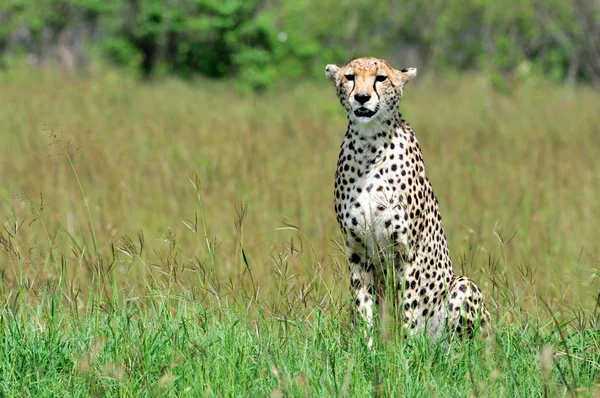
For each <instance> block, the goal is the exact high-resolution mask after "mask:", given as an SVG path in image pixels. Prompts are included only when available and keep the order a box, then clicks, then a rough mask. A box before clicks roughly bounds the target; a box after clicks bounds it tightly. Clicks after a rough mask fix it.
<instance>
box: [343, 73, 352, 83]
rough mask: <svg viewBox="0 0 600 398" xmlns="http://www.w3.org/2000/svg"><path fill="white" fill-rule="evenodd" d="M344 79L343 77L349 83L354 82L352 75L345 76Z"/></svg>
mask: <svg viewBox="0 0 600 398" xmlns="http://www.w3.org/2000/svg"><path fill="white" fill-rule="evenodd" d="M344 77H345V78H346V80H348V81H351V82H352V81H354V75H345V76H344Z"/></svg>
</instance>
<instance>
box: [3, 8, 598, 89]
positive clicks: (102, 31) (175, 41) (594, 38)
mask: <svg viewBox="0 0 600 398" xmlns="http://www.w3.org/2000/svg"><path fill="white" fill-rule="evenodd" d="M0 24H1V28H0V61H1V63H0V64H1V65H4V67H8V66H10V64H11V57H13V56H19V55H26V56H28V57H29V60H30V62H31V63H34V64H38V63H43V62H47V61H48V60H53V61H56V62H58V63H60V64H61V65H62V66H63V67H64V68H65V69H67V70H68V71H73V70H77V69H85V68H86V67H87V66H88V65H89V62H90V59H94V58H97V57H102V58H103V59H107V60H110V62H112V63H115V64H118V65H123V66H125V67H127V68H129V69H131V70H132V71H135V72H136V73H139V74H140V75H142V76H145V77H150V76H161V75H169V74H175V75H178V76H184V77H191V76H193V75H203V76H208V77H214V78H224V77H233V78H235V79H236V81H237V83H238V85H239V86H241V87H245V88H254V89H260V88H267V87H271V86H273V85H274V84H276V83H277V82H278V81H282V80H295V79H305V78H307V77H314V76H320V75H321V73H322V71H321V69H322V68H321V66H322V65H324V64H326V63H329V62H332V61H333V60H337V62H343V61H346V60H349V59H351V58H353V57H355V56H357V55H363V54H367V53H368V54H375V55H377V56H381V57H384V58H386V59H388V60H389V61H390V62H392V63H397V62H402V63H403V64H407V65H409V64H410V65H417V66H419V67H421V68H423V69H430V70H435V71H438V72H443V73H449V74H452V73H454V74H455V73H459V72H461V71H464V70H474V69H475V70H482V71H485V72H486V73H488V74H490V76H491V77H492V79H493V81H494V84H497V85H499V86H500V87H501V86H502V85H504V84H506V80H507V79H510V78H512V77H521V78H526V77H538V78H546V79H549V80H552V81H557V82H560V81H569V82H574V81H578V80H581V81H585V82H591V83H594V84H600V46H598V43H599V42H600V6H599V4H598V1H596V0H567V1H565V0H522V1H521V0H506V1H502V2H497V1H491V0H432V1H420V0H407V1H402V2H401V1H389V0H386V1H379V2H372V1H366V0H341V1H335V2H333V1H319V0H306V1H305V0H289V1H272V0H271V1H270V0H245V1H239V0H111V1H104V0H37V1H28V0H0Z"/></svg>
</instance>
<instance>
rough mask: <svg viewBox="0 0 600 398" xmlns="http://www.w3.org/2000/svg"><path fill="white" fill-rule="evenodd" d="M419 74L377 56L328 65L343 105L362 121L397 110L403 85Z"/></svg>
mask: <svg viewBox="0 0 600 398" xmlns="http://www.w3.org/2000/svg"><path fill="white" fill-rule="evenodd" d="M416 75H417V69H416V68H409V69H402V70H396V69H394V68H392V67H391V66H390V64H388V63H387V62H386V61H384V60H383V59H378V58H357V59H355V60H352V61H350V62H349V63H347V64H346V65H344V66H337V65H331V64H330V65H327V66H326V67H325V76H327V77H328V78H329V80H331V82H332V83H333V84H334V85H335V87H336V89H337V95H338V98H339V99H340V103H341V104H342V107H344V109H345V110H346V112H348V115H349V117H350V119H351V120H356V121H357V122H359V123H369V122H371V121H373V120H376V119H380V120H384V119H385V118H388V117H389V116H390V114H391V113H392V112H396V111H397V109H398V102H399V101H400V98H402V90H403V88H404V85H405V84H406V83H407V82H408V81H409V80H410V79H411V78H413V77H415V76H416Z"/></svg>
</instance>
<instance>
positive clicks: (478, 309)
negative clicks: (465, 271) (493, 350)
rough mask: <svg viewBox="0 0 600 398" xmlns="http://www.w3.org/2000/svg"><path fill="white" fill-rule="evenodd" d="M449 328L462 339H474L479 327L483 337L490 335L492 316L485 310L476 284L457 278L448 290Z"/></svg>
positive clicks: (464, 278) (466, 279)
mask: <svg viewBox="0 0 600 398" xmlns="http://www.w3.org/2000/svg"><path fill="white" fill-rule="evenodd" d="M446 305H447V308H446V314H447V317H448V318H447V319H448V322H447V327H448V331H449V332H450V333H456V334H457V335H458V336H460V337H469V338H470V337H473V334H474V332H475V330H476V328H477V326H478V325H479V327H480V329H481V332H482V335H483V337H485V336H486V335H487V334H488V333H489V319H490V314H489V312H488V311H487V309H486V308H485V304H484V302H483V295H482V294H481V290H479V288H478V287H477V285H476V284H475V282H473V281H472V280H470V279H468V278H466V277H464V276H461V277H455V278H454V279H453V280H452V281H451V282H450V286H449V289H448V296H447V300H446Z"/></svg>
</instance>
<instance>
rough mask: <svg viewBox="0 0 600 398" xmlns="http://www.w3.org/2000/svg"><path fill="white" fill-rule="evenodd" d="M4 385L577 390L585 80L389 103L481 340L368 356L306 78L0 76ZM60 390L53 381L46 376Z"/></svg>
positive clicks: (215, 390) (594, 335)
mask: <svg viewBox="0 0 600 398" xmlns="http://www.w3.org/2000/svg"><path fill="white" fill-rule="evenodd" d="M0 90H1V91H2V92H3V93H9V95H4V96H2V97H1V98H0V129H3V130H4V131H0V147H2V148H5V149H6V150H5V151H4V153H3V155H2V157H1V158H0V175H1V176H2V177H3V180H2V181H3V184H2V186H1V187H0V198H1V200H2V202H1V204H0V216H1V217H0V218H1V219H2V221H3V222H4V228H3V231H1V232H0V271H1V272H0V289H1V290H0V297H1V298H2V306H3V310H2V318H1V319H0V330H1V332H0V335H2V340H1V342H0V357H2V361H0V363H1V364H2V365H0V389H2V391H3V392H4V394H8V395H11V394H14V393H16V392H19V391H20V392H21V393H23V392H24V391H28V393H29V394H31V395H40V394H41V395H52V394H53V393H56V392H63V391H67V390H68V391H69V392H70V393H71V394H72V395H89V394H91V395H105V394H109V395H111V394H120V395H139V394H142V395H157V394H172V395H180V394H182V393H184V392H188V393H189V394H191V395H193V396H197V395H198V394H203V395H210V394H215V395H220V393H226V394H227V395H268V394H273V395H277V394H279V395H315V394H316V395H341V394H347V393H353V394H356V395H364V394H369V395H372V394H373V395H377V394H382V395H384V396H390V395H399V394H405V395H415V396H428V395H432V394H434V395H435V394H437V395H439V396H447V395H448V394H450V395H458V396H464V395H465V394H467V393H471V394H474V395H476V396H477V395H483V396H498V395H517V396H531V395H545V396H554V395H557V394H559V395H564V394H566V395H576V394H579V393H582V394H584V395H585V394H590V393H591V392H592V391H593V390H594V388H596V387H595V386H597V384H598V383H599V382H600V379H599V377H598V374H599V373H598V371H599V370H600V365H599V363H600V354H599V348H600V347H599V344H600V343H599V341H600V332H599V331H598V320H599V317H600V313H599V309H598V294H597V291H598V286H599V285H598V281H597V280H596V277H597V275H598V269H599V268H598V266H599V258H600V257H599V252H598V249H597V245H596V238H597V236H598V235H599V234H598V233H599V232H600V226H599V225H598V223H597V222H596V221H595V220H596V219H597V218H598V216H600V202H598V201H597V200H595V198H596V197H597V196H598V194H600V168H599V167H597V165H596V163H597V160H596V156H597V153H600V152H599V150H600V138H598V137H599V135H598V127H597V120H598V117H597V110H598V106H599V105H600V95H599V94H598V93H597V92H594V91H592V90H590V89H587V88H585V87H556V86H546V85H543V84H536V85H534V84H529V85H526V84H519V85H517V86H515V87H513V88H512V90H511V92H509V93H505V94H499V93H497V92H495V91H494V90H493V89H492V88H491V87H489V85H488V84H487V81H486V79H485V78H484V77H482V76H477V75H475V76H469V75H467V76H463V77H461V79H460V80H448V79H446V80H439V79H436V78H433V77H430V78H426V79H423V80H422V81H420V82H416V84H412V83H411V86H410V87H407V89H406V90H405V91H406V93H405V98H404V100H403V103H402V105H401V111H402V112H403V115H404V116H405V117H406V118H407V119H408V120H409V121H410V123H411V125H412V126H413V128H414V129H415V131H416V133H417V136H418V137H419V139H420V142H421V146H422V148H423V152H424V158H425V162H426V167H427V173H428V175H429V178H430V179H431V180H432V184H433V186H434V189H435V192H436V195H437V197H438V199H439V201H440V206H441V211H442V215H443V217H444V225H445V227H446V232H447V234H448V238H449V244H450V250H451V253H452V255H453V258H454V261H455V267H456V268H457V271H458V272H460V273H463V274H466V275H468V276H469V277H471V278H472V279H474V280H475V281H477V283H478V284H479V286H481V287H482V289H483V291H484V294H485V295H486V299H487V304H488V307H489V308H490V310H491V312H492V316H493V318H494V324H495V327H494V329H495V333H494V336H493V337H492V341H491V343H490V342H484V341H479V340H476V341H474V342H471V343H468V344H457V343H456V342H451V343H449V345H448V344H446V345H443V344H442V345H436V344H432V343H429V342H427V341H426V340H424V339H420V338H408V339H401V338H400V336H399V334H397V333H391V332H390V330H394V327H393V326H394V323H393V322H392V321H390V320H389V319H387V318H385V317H384V319H386V321H385V322H382V324H381V330H380V333H379V334H378V336H377V340H376V347H377V349H376V351H375V352H371V351H370V350H368V349H367V348H366V345H365V342H364V339H362V338H361V336H360V333H355V332H354V331H353V327H352V321H351V317H350V314H349V313H348V311H347V309H348V306H347V305H346V303H347V286H348V281H347V274H346V262H345V261H346V260H345V257H344V254H343V247H342V245H341V243H340V242H341V235H340V233H339V231H338V227H337V225H336V223H335V216H334V213H333V209H332V204H331V202H332V186H333V172H334V168H335V164H336V160H337V154H338V151H339V144H340V142H341V139H342V136H343V132H344V129H345V119H344V115H343V112H342V111H341V109H338V108H339V105H338V103H337V101H336V99H335V96H334V93H333V90H332V89H330V87H329V86H328V84H327V83H326V82H322V84H321V85H318V84H316V83H306V84H298V85H296V86H293V87H288V88H287V89H286V90H280V91H278V92H270V93H264V94H260V95H253V96H249V95H247V96H246V95H241V94H238V93H236V92H235V91H234V90H232V89H231V88H230V87H229V86H228V85H227V84H226V83H214V82H206V81H197V82H187V83H185V82H181V81H176V80H166V81H161V82H157V83H153V84H139V83H137V82H135V81H133V80H129V79H128V78H127V77H126V76H125V75H123V74H121V73H118V72H114V71H108V72H103V73H99V74H98V75H97V76H95V77H94V78H93V79H91V78H81V79H66V78H63V77H61V76H60V75H58V74H56V73H54V72H52V71H18V72H16V71H9V72H4V73H3V74H2V75H0ZM66 389H67V390H66Z"/></svg>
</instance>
